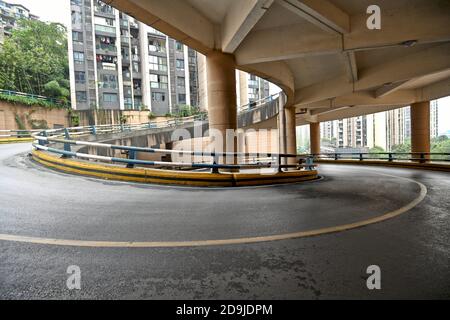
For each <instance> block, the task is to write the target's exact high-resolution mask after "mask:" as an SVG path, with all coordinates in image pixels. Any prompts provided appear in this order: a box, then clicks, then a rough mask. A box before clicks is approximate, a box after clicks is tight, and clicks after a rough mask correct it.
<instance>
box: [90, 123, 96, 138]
mask: <svg viewBox="0 0 450 320" xmlns="http://www.w3.org/2000/svg"><path fill="white" fill-rule="evenodd" d="M91 131H92V134H93V135H94V136H96V135H97V128H96V127H95V125H93V126H91Z"/></svg>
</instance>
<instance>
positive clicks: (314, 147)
mask: <svg viewBox="0 0 450 320" xmlns="http://www.w3.org/2000/svg"><path fill="white" fill-rule="evenodd" d="M309 143H310V149H311V151H310V153H311V154H320V122H311V123H310V124H309Z"/></svg>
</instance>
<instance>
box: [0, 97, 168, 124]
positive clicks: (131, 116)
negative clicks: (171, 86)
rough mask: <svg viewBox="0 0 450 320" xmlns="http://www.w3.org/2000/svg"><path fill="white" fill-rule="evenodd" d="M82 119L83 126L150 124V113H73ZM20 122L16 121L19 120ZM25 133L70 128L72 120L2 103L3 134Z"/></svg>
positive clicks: (56, 111)
mask: <svg viewBox="0 0 450 320" xmlns="http://www.w3.org/2000/svg"><path fill="white" fill-rule="evenodd" d="M72 114H74V115H78V116H79V120H80V121H79V122H80V123H79V125H80V126H89V125H93V124H119V123H120V118H121V116H122V115H123V116H125V117H126V118H127V123H128V124H138V123H146V122H149V118H148V115H149V112H148V111H131V110H128V111H121V110H84V111H72ZM16 118H17V119H16ZM164 120H166V118H165V117H162V118H156V119H152V121H164ZM19 122H20V123H21V124H23V125H24V127H25V129H27V130H31V129H44V128H49V129H52V128H58V127H69V126H73V125H74V124H72V123H71V116H70V115H69V112H68V110H66V109H49V108H44V107H40V106H33V107H30V106H25V105H20V104H11V103H8V102H5V101H0V130H19V129H21V128H20V125H19Z"/></svg>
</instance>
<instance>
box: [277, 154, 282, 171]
mask: <svg viewBox="0 0 450 320" xmlns="http://www.w3.org/2000/svg"><path fill="white" fill-rule="evenodd" d="M277 161H278V172H283V168H281V155H280V154H278V157H277Z"/></svg>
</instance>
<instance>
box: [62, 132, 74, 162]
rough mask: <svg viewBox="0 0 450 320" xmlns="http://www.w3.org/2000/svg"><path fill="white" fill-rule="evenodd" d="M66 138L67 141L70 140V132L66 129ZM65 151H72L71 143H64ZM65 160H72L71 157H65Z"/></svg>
mask: <svg viewBox="0 0 450 320" xmlns="http://www.w3.org/2000/svg"><path fill="white" fill-rule="evenodd" d="M64 138H65V139H66V140H70V133H69V130H67V128H64ZM64 151H68V152H71V151H72V148H71V147H70V143H64ZM63 158H70V156H68V155H63Z"/></svg>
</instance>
